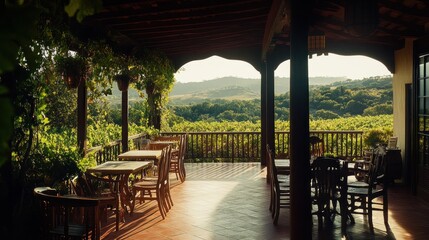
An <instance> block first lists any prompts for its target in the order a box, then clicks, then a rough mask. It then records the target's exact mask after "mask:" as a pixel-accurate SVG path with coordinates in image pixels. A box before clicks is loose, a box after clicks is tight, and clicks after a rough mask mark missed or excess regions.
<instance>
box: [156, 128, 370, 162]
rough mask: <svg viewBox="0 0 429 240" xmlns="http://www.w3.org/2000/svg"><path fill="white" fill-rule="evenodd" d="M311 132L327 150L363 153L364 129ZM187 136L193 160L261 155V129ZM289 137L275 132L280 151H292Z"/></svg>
mask: <svg viewBox="0 0 429 240" xmlns="http://www.w3.org/2000/svg"><path fill="white" fill-rule="evenodd" d="M163 134H164V135H180V134H185V133H181V132H169V133H168V132H165V133H163ZM310 135H316V136H318V137H320V138H321V139H323V142H324V152H325V153H329V154H332V155H333V156H338V157H341V158H348V159H352V158H360V157H362V154H363V138H362V136H363V131H311V132H310ZM187 140H188V146H187V152H186V158H187V159H189V160H190V161H208V160H209V161H212V160H221V161H230V162H235V161H240V162H255V161H260V158H261V133H260V132H190V133H187ZM289 140H290V133H289V132H276V133H275V151H276V155H278V154H280V153H283V154H285V155H286V156H287V155H288V154H289V148H290V145H289Z"/></svg>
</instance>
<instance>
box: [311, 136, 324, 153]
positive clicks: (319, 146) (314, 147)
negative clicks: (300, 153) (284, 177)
mask: <svg viewBox="0 0 429 240" xmlns="http://www.w3.org/2000/svg"><path fill="white" fill-rule="evenodd" d="M323 152H324V144H323V139H321V138H319V137H318V136H310V154H311V157H312V158H317V157H322V156H323Z"/></svg>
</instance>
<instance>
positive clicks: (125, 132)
mask: <svg viewBox="0 0 429 240" xmlns="http://www.w3.org/2000/svg"><path fill="white" fill-rule="evenodd" d="M126 151H128V90H124V91H122V152H126Z"/></svg>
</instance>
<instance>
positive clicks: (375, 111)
mask: <svg viewBox="0 0 429 240" xmlns="http://www.w3.org/2000/svg"><path fill="white" fill-rule="evenodd" d="M384 114H393V107H392V104H380V105H376V106H373V107H368V108H366V109H365V110H364V111H363V114H362V115H364V116H377V115H384Z"/></svg>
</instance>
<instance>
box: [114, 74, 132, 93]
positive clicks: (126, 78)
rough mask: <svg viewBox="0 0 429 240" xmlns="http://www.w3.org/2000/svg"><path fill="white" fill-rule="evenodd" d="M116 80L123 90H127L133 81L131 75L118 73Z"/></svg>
mask: <svg viewBox="0 0 429 240" xmlns="http://www.w3.org/2000/svg"><path fill="white" fill-rule="evenodd" d="M115 81H116V82H117V83H118V88H119V90H120V91H121V92H123V91H127V90H128V86H129V85H130V82H131V76H130V75H128V74H118V75H116V76H115Z"/></svg>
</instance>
